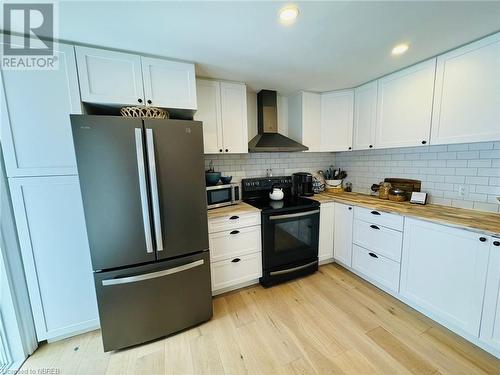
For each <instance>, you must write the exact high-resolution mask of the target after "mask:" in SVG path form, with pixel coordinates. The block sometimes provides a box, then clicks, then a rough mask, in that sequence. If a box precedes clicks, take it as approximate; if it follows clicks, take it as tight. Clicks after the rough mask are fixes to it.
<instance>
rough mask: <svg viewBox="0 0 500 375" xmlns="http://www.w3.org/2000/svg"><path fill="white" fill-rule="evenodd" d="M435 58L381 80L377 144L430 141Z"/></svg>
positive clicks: (387, 144)
mask: <svg viewBox="0 0 500 375" xmlns="http://www.w3.org/2000/svg"><path fill="white" fill-rule="evenodd" d="M435 69H436V59H431V60H428V61H425V62H423V63H420V64H417V65H414V66H412V67H410V68H407V69H404V70H401V71H399V72H396V73H394V74H390V75H388V76H386V77H383V78H381V79H379V80H378V95H377V121H376V126H375V146H376V147H377V148H388V147H405V146H418V145H423V144H427V143H429V136H430V128H431V114H432V100H433V92H434V75H435Z"/></svg>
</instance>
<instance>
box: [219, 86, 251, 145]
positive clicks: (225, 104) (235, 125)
mask: <svg viewBox="0 0 500 375" xmlns="http://www.w3.org/2000/svg"><path fill="white" fill-rule="evenodd" d="M220 92H221V94H220V95H221V108H222V139H223V144H224V152H226V153H230V154H246V153H247V152H248V126H247V89H246V86H245V85H244V84H241V83H230V82H221V83H220Z"/></svg>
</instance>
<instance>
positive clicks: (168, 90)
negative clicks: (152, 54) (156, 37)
mask: <svg viewBox="0 0 500 375" xmlns="http://www.w3.org/2000/svg"><path fill="white" fill-rule="evenodd" d="M141 62H142V76H143V80H144V96H145V99H146V104H148V105H153V106H155V107H164V108H179V109H196V77H195V73H194V64H191V63H183V62H176V61H168V60H161V59H152V58H149V57H141Z"/></svg>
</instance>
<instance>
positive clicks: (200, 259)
mask: <svg viewBox="0 0 500 375" xmlns="http://www.w3.org/2000/svg"><path fill="white" fill-rule="evenodd" d="M94 279H95V285H96V292H97V300H98V305H99V317H100V320H101V330H102V339H103V345H104V351H110V350H116V349H121V348H125V347H128V346H132V345H136V344H141V343H144V342H146V341H150V340H153V339H156V338H159V337H163V336H167V335H169V334H172V333H175V332H178V331H180V330H183V329H186V328H189V327H191V326H194V325H196V324H199V323H201V322H204V321H207V320H209V319H210V318H211V317H212V297H211V290H210V258H209V252H208V251H205V252H203V253H198V254H194V255H190V256H185V257H182V258H178V259H174V260H170V261H164V262H158V263H154V264H148V265H143V266H137V267H132V268H127V269H122V270H118V271H109V272H102V273H96V274H94Z"/></svg>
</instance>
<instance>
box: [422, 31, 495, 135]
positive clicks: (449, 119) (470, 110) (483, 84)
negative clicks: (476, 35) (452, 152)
mask: <svg viewBox="0 0 500 375" xmlns="http://www.w3.org/2000/svg"><path fill="white" fill-rule="evenodd" d="M498 139H500V33H498V34H495V35H492V36H490V37H487V38H484V39H482V40H480V41H478V42H475V43H471V44H469V45H466V46H464V47H462V48H459V49H456V50H453V51H451V52H448V53H446V54H444V55H441V56H439V57H438V59H437V68H436V89H435V95H434V111H433V116H432V134H431V140H432V143H433V144H440V143H461V142H481V141H491V140H498Z"/></svg>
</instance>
